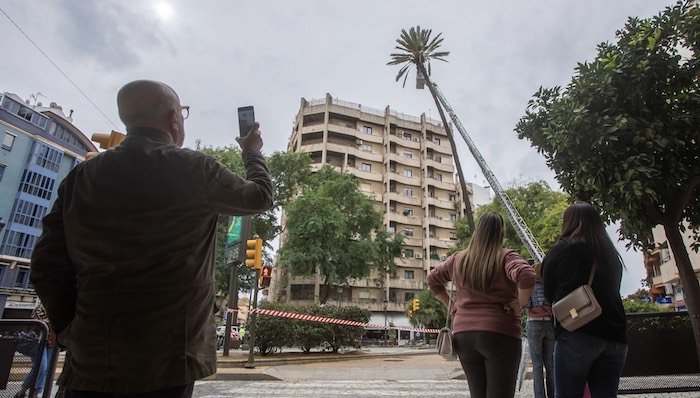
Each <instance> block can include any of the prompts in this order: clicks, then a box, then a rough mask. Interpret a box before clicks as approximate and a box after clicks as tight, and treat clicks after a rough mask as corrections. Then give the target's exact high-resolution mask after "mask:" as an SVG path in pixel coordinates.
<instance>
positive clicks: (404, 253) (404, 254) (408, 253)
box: [403, 249, 413, 258]
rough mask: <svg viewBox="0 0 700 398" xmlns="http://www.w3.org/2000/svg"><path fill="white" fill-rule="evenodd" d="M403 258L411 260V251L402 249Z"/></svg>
mask: <svg viewBox="0 0 700 398" xmlns="http://www.w3.org/2000/svg"><path fill="white" fill-rule="evenodd" d="M403 256H404V257H408V258H413V249H403Z"/></svg>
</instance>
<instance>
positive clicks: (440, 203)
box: [426, 196, 455, 210]
mask: <svg viewBox="0 0 700 398" xmlns="http://www.w3.org/2000/svg"><path fill="white" fill-rule="evenodd" d="M426 201H427V202H428V204H429V205H433V206H436V207H440V208H442V209H450V210H454V209H455V202H451V201H449V200H441V199H437V198H434V197H430V196H428V197H426Z"/></svg>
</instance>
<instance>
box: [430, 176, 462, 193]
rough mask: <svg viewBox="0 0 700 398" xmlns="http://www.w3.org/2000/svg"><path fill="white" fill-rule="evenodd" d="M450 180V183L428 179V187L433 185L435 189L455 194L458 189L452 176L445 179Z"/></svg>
mask: <svg viewBox="0 0 700 398" xmlns="http://www.w3.org/2000/svg"><path fill="white" fill-rule="evenodd" d="M447 178H450V180H449V181H438V180H436V179H435V178H431V177H428V179H427V183H428V185H432V186H434V187H435V188H439V189H444V190H445V191H450V192H455V191H456V189H457V186H456V185H455V183H454V182H452V180H451V177H450V176H446V178H445V179H447Z"/></svg>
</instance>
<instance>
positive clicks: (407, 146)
mask: <svg viewBox="0 0 700 398" xmlns="http://www.w3.org/2000/svg"><path fill="white" fill-rule="evenodd" d="M288 150H289V151H295V152H307V153H309V155H310V157H311V159H312V161H313V164H312V167H313V168H316V169H317V168H320V167H321V166H322V165H324V164H330V165H332V166H333V167H334V168H335V169H336V170H338V171H340V172H348V173H352V174H354V175H356V176H357V177H358V178H359V179H360V189H361V190H362V191H363V192H365V193H366V194H367V195H369V196H372V197H373V198H374V200H375V203H376V207H377V209H380V210H381V211H382V212H383V214H384V226H385V227H386V228H387V229H388V230H389V231H391V232H393V233H397V234H401V235H403V238H404V248H403V256H402V257H401V258H398V259H397V265H398V268H397V271H396V272H395V273H393V274H391V275H388V277H387V278H383V277H382V275H381V274H378V273H375V274H373V275H371V276H370V277H369V278H366V279H363V280H353V281H351V283H350V284H349V286H337V287H336V288H334V290H333V292H332V294H331V299H330V300H329V302H328V303H329V304H333V305H357V306H360V307H362V308H366V309H369V310H371V311H372V312H373V314H374V315H373V321H374V322H380V323H384V322H385V314H387V315H386V316H387V317H388V321H389V322H393V323H394V324H395V325H408V319H407V318H406V316H405V310H406V306H407V303H408V302H410V301H411V300H412V299H413V297H414V295H415V294H416V293H417V292H420V291H422V290H423V288H424V287H425V282H426V276H427V273H428V272H429V271H430V270H431V269H432V268H433V267H435V266H436V265H437V264H439V263H440V261H441V260H443V259H445V258H446V255H447V252H448V250H449V249H450V248H451V247H453V246H454V244H455V242H456V238H455V235H454V234H455V228H454V224H455V222H456V221H457V220H458V219H459V218H461V217H463V216H464V214H465V211H466V209H465V205H464V202H463V201H462V195H463V193H462V192H461V189H460V184H459V183H458V181H457V178H458V177H457V174H456V171H455V166H454V162H453V154H452V150H451V148H450V143H449V140H448V137H447V134H446V132H445V129H444V128H443V127H442V123H440V122H439V121H436V120H432V119H430V118H427V117H426V116H425V114H423V115H421V116H420V117H417V116H410V115H405V114H402V113H399V112H396V111H394V110H392V109H390V108H389V107H388V106H387V107H386V108H385V109H384V110H380V109H375V108H370V107H366V106H364V105H360V104H356V103H351V102H346V101H341V100H339V99H336V98H333V97H331V95H330V94H326V97H325V98H323V99H316V100H310V101H307V100H305V99H303V98H302V100H301V108H300V109H299V112H298V114H297V116H296V122H295V126H294V129H293V132H292V136H291V139H290V141H289V145H288ZM467 194H471V192H468V193H467ZM281 245H284V238H282V242H281ZM274 272H275V274H274V276H273V278H272V286H270V289H269V292H268V298H269V299H270V300H279V301H287V302H291V303H297V304H309V303H313V302H318V297H319V286H320V283H321V279H320V277H317V278H300V277H291V276H288V275H281V273H282V270H281V267H276V268H275V271H274Z"/></svg>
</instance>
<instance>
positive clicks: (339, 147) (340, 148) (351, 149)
mask: <svg viewBox="0 0 700 398" xmlns="http://www.w3.org/2000/svg"><path fill="white" fill-rule="evenodd" d="M326 149H327V150H329V151H333V152H338V153H347V154H349V155H353V156H355V157H358V158H360V159H365V160H370V161H373V162H377V163H380V162H382V160H383V157H382V154H381V153H375V152H365V151H363V150H361V149H357V146H356V145H355V141H352V142H347V143H346V144H345V145H343V144H340V143H331V142H329V143H328V145H327V147H326Z"/></svg>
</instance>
